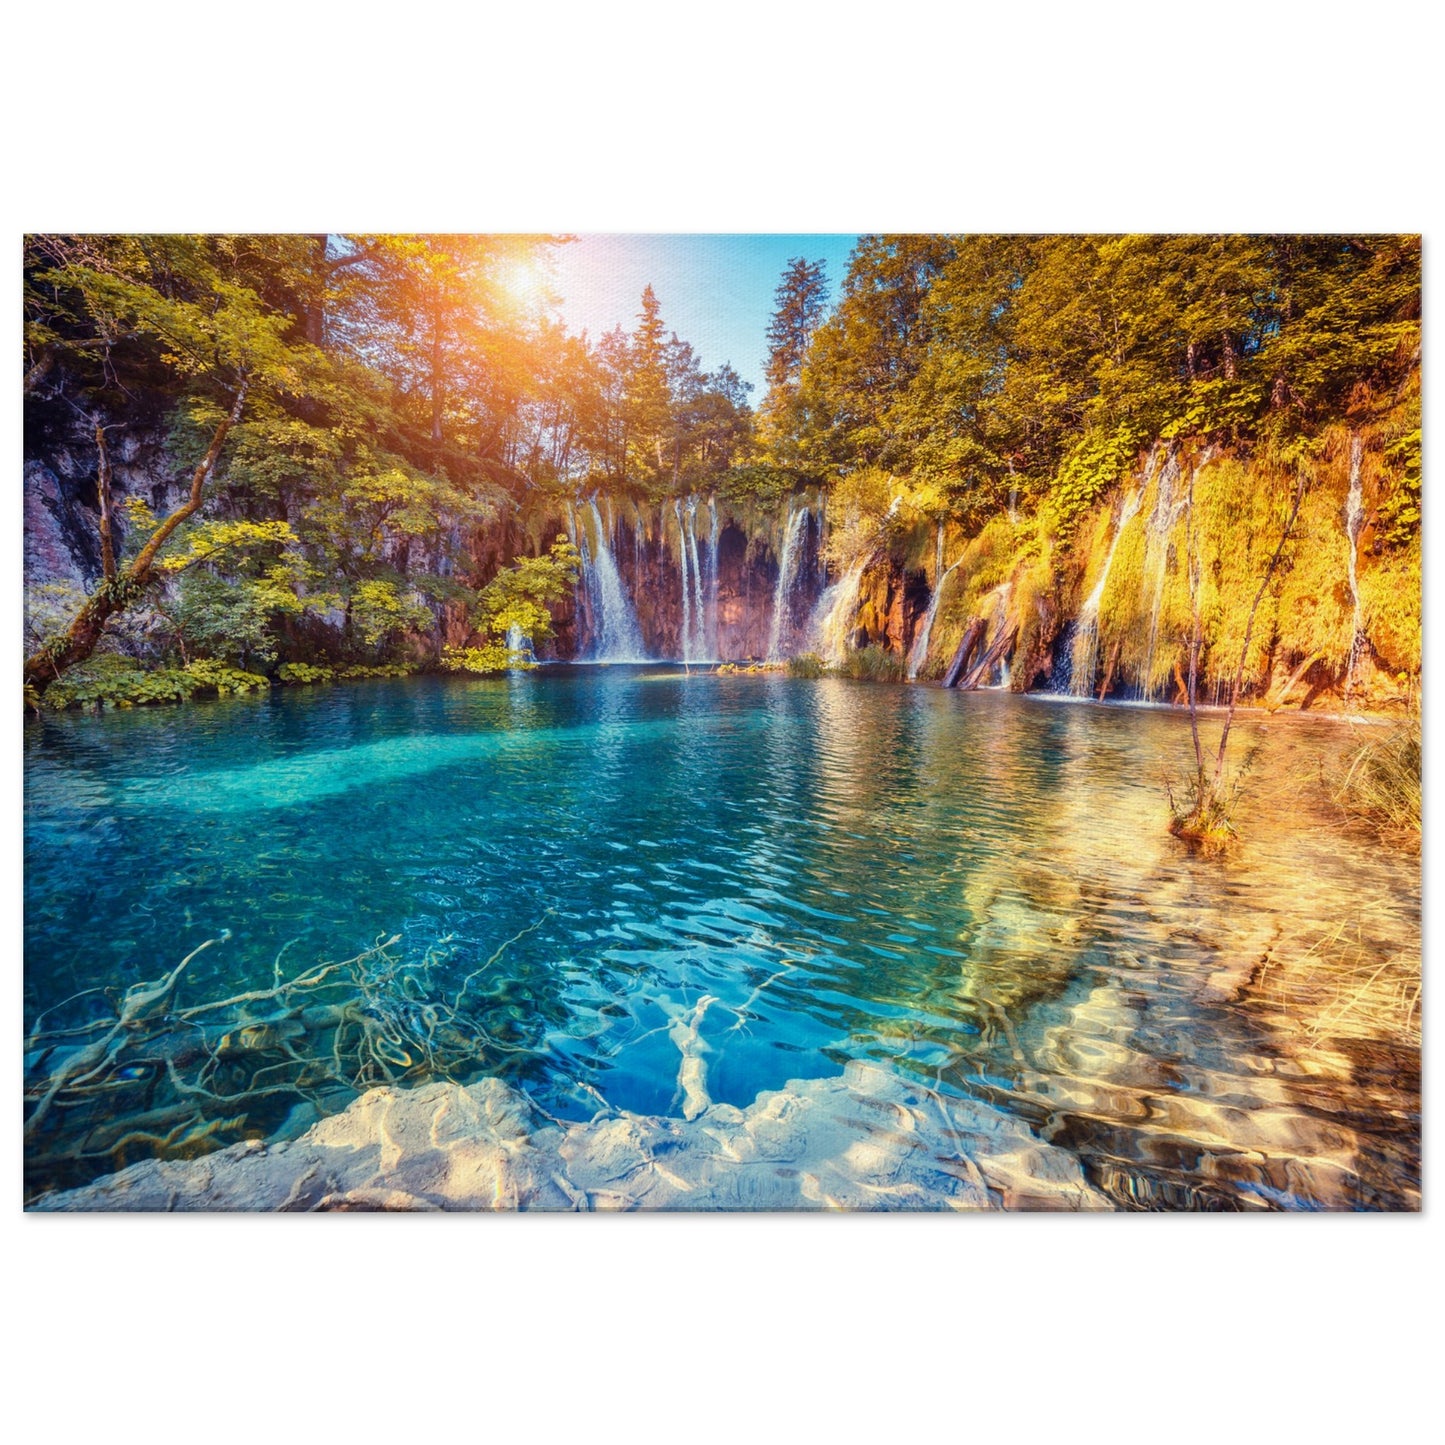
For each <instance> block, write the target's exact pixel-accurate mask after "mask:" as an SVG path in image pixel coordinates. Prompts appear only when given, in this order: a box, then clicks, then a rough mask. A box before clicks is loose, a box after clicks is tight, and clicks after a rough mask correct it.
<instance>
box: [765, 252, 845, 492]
mask: <svg viewBox="0 0 1445 1445" xmlns="http://www.w3.org/2000/svg"><path fill="white" fill-rule="evenodd" d="M773 301H774V311H773V316H772V320H771V321H770V322H769V323H768V365H767V379H768V391H767V395H766V396H765V397H764V398H763V404H762V407H761V408H760V410H759V414H758V421H759V432H760V439H761V441H762V444H763V446H764V449H765V450H766V452H767V453H768V455H769V456H770V457H771V459H772V460H773V461H774V462H775V463H777V464H778V465H779V466H796V465H797V464H798V463H799V461H800V460H801V452H800V446H801V440H802V437H803V435H804V433H805V432H806V430H807V414H806V409H805V408H804V406H803V405H802V400H801V388H802V380H803V367H804V364H805V363H806V361H807V357H808V348H809V347H810V346H811V345H812V342H813V337H814V336H815V335H816V333H817V330H818V328H819V327H820V326H821V325H822V324H823V318H824V316H825V315H826V312H827V306H828V276H827V269H826V267H825V265H824V263H823V262H822V261H812V262H809V261H805V260H804V259H803V258H802V257H801V256H798V257H794V259H793V260H791V261H789V262H788V268H787V270H786V271H784V272H783V277H782V280H781V281H779V283H778V288H777V290H776V291H775V292H774V293H773Z"/></svg>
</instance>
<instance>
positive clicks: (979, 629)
mask: <svg viewBox="0 0 1445 1445" xmlns="http://www.w3.org/2000/svg"><path fill="white" fill-rule="evenodd" d="M987 625H988V624H987V623H986V622H984V620H983V618H982V617H975V618H974V619H973V621H972V622H970V623H969V624H968V626H967V627H965V628H964V629H963V639H962V641H960V642H959V644H958V651H957V652H955V653H954V654H953V661H952V662H950V663H949V664H948V671H947V672H945V673H944V674H943V685H944V687H954V686H956V684H957V683H958V679H959V675H960V674H961V673H962V672H963V669H964V668H965V667H966V666H967V665H968V659H969V658H970V657H971V656H972V655H973V650H974V648H975V647H977V646H978V644H979V643H980V642H981V641H982V640H983V633H984V628H985V627H986V626H987Z"/></svg>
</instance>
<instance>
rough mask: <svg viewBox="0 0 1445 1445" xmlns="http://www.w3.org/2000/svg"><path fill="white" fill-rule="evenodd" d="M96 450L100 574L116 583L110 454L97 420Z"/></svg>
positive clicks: (103, 431)
mask: <svg viewBox="0 0 1445 1445" xmlns="http://www.w3.org/2000/svg"><path fill="white" fill-rule="evenodd" d="M95 449H96V451H97V452H98V453H99V457H100V461H99V464H98V467H97V470H96V477H95V490H96V495H97V497H98V498H99V500H100V572H101V576H102V577H104V578H105V580H106V581H107V582H114V581H115V539H114V537H113V536H112V533H111V526H110V516H111V491H110V453H109V452H108V451H107V450H106V447H105V428H104V427H103V426H101V424H100V418H99V417H97V418H96V419H95Z"/></svg>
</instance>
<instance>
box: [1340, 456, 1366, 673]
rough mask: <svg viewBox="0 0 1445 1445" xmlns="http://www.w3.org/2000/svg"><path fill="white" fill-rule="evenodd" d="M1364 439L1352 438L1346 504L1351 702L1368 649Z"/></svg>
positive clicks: (1347, 669)
mask: <svg viewBox="0 0 1445 1445" xmlns="http://www.w3.org/2000/svg"><path fill="white" fill-rule="evenodd" d="M1360 454H1361V447H1360V438H1359V436H1358V435H1355V436H1352V437H1351V438H1350V495H1349V498H1348V500H1347V501H1346V502H1345V535H1346V536H1347V537H1348V538H1349V540H1350V600H1351V602H1352V603H1353V604H1354V614H1353V619H1352V622H1351V629H1352V630H1351V632H1350V661H1349V666H1348V667H1347V668H1346V670H1345V697H1346V698H1348V697H1349V696H1350V693H1351V692H1352V691H1353V690H1354V686H1355V669H1356V668H1357V667H1358V666H1359V663H1360V656H1361V654H1362V652H1363V651H1364V647H1365V642H1366V638H1365V628H1364V616H1363V613H1362V610H1361V608H1360V579H1359V575H1358V572H1357V570H1356V569H1357V567H1358V565H1359V552H1360V531H1361V529H1362V527H1363V526H1364V520H1365V507H1364V488H1363V486H1362V485H1361V481H1360Z"/></svg>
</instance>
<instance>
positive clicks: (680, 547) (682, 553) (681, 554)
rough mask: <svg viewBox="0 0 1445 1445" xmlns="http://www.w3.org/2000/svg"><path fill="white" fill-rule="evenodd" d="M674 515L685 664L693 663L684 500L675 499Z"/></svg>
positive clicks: (681, 648)
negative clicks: (683, 518)
mask: <svg viewBox="0 0 1445 1445" xmlns="http://www.w3.org/2000/svg"><path fill="white" fill-rule="evenodd" d="M672 514H673V516H674V517H676V518H677V567H678V573H679V575H680V576H681V578H682V629H681V631H680V632H679V634H678V641H677V650H678V652H679V653H681V654H682V660H683V661H684V662H691V661H692V589H691V588H690V587H689V586H688V585H687V535H686V528H685V527H684V525H683V520H682V499H681V498H680V497H674V498H673V502H672Z"/></svg>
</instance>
